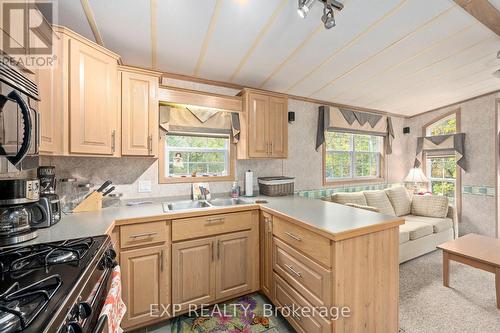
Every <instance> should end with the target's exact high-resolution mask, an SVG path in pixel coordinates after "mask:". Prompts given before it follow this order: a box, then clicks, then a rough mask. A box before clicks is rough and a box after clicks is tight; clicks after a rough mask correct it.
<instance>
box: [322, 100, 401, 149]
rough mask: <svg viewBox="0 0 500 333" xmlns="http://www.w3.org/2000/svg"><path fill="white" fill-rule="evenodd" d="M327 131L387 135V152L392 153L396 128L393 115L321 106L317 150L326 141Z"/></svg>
mask: <svg viewBox="0 0 500 333" xmlns="http://www.w3.org/2000/svg"><path fill="white" fill-rule="evenodd" d="M326 131H330V132H346V133H359V134H368V135H379V136H384V137H387V140H386V153H387V154H391V153H392V140H393V139H394V130H393V128H392V121H391V117H388V116H385V115H381V114H375V113H368V112H361V111H356V110H349V109H345V108H336V107H332V106H320V107H319V116H318V132H317V135H316V150H318V149H319V147H321V145H322V144H323V143H324V142H325V132H326Z"/></svg>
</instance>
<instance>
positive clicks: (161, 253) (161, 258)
mask: <svg viewBox="0 0 500 333" xmlns="http://www.w3.org/2000/svg"><path fill="white" fill-rule="evenodd" d="M163 251H164V250H161V252H160V271H161V272H163V260H164V258H163V256H164V255H163Z"/></svg>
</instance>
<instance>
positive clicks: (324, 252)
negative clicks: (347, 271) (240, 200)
mask: <svg viewBox="0 0 500 333" xmlns="http://www.w3.org/2000/svg"><path fill="white" fill-rule="evenodd" d="M273 234H274V235H275V236H276V237H278V238H279V239H281V240H282V241H284V242H285V243H287V244H288V245H291V246H292V247H294V248H296V249H298V250H300V251H302V252H303V253H304V254H305V255H307V256H309V257H310V258H313V259H314V260H316V261H318V262H320V263H322V264H323V265H325V266H327V267H331V266H332V264H331V252H330V251H331V247H330V240H329V239H328V238H326V237H323V236H320V235H318V234H316V233H314V232H312V231H309V230H307V229H305V228H302V227H299V226H297V225H295V224H292V223H290V222H286V221H285V220H282V219H280V218H278V217H276V216H274V217H273Z"/></svg>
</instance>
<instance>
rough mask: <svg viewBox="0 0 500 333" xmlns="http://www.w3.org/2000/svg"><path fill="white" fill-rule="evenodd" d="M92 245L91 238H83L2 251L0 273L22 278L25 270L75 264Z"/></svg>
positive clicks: (0, 254)
mask: <svg viewBox="0 0 500 333" xmlns="http://www.w3.org/2000/svg"><path fill="white" fill-rule="evenodd" d="M92 244H93V239H92V238H84V239H76V240H68V241H63V242H57V243H49V244H41V245H31V246H25V247H21V248H14V249H11V250H7V251H3V252H1V253H0V272H3V273H5V272H11V273H14V272H17V273H18V274H20V275H19V276H22V275H23V274H24V273H25V271H27V270H32V269H36V268H41V267H48V266H51V265H57V264H63V263H73V262H74V263H77V262H78V261H79V260H81V259H83V258H84V257H85V255H86V254H87V252H88V250H89V249H90V247H91V246H92ZM21 272H22V273H21Z"/></svg>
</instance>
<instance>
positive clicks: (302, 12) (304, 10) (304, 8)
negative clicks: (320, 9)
mask: <svg viewBox="0 0 500 333" xmlns="http://www.w3.org/2000/svg"><path fill="white" fill-rule="evenodd" d="M315 1H316V0H299V8H297V13H298V14H299V16H300V17H302V18H306V16H307V14H308V13H309V11H310V10H311V7H312V6H313V5H314V2H315Z"/></svg>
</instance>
